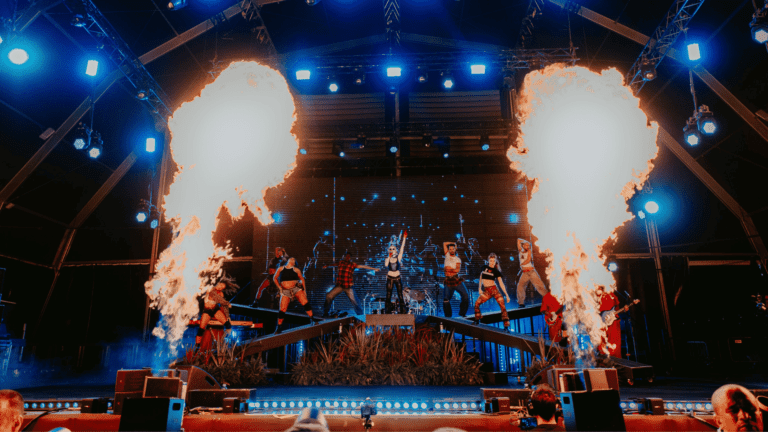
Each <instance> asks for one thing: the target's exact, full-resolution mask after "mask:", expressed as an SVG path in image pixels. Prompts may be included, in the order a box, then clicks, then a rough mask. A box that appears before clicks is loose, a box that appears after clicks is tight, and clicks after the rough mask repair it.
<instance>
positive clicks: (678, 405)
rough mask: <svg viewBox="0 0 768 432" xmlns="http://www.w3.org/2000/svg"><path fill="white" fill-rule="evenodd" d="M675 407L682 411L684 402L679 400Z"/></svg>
mask: <svg viewBox="0 0 768 432" xmlns="http://www.w3.org/2000/svg"><path fill="white" fill-rule="evenodd" d="M675 409H677V410H680V411H682V410H683V403H682V402H678V403H676V404H675Z"/></svg>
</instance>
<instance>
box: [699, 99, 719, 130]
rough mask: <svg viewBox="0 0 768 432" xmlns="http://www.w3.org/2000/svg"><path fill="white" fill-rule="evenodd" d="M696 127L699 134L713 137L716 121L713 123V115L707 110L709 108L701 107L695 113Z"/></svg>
mask: <svg viewBox="0 0 768 432" xmlns="http://www.w3.org/2000/svg"><path fill="white" fill-rule="evenodd" d="M696 125H697V126H698V128H699V132H701V133H703V134H705V135H713V134H714V133H715V132H717V121H715V115H714V114H712V111H710V110H709V107H708V106H706V105H702V106H700V107H699V110H698V112H697V113H696Z"/></svg>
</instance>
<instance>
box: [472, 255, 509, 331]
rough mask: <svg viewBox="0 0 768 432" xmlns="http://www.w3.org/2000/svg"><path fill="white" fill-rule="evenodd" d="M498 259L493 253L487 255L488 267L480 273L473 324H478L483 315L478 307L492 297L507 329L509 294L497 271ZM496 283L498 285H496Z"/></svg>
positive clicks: (484, 267)
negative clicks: (497, 305) (502, 294)
mask: <svg viewBox="0 0 768 432" xmlns="http://www.w3.org/2000/svg"><path fill="white" fill-rule="evenodd" d="M499 267H501V266H500V265H499V258H498V257H497V256H496V254H495V253H491V254H490V255H488V265H485V266H483V270H482V271H481V272H480V282H479V284H480V285H479V286H478V293H479V294H480V295H479V297H478V298H477V301H476V302H475V324H479V323H480V318H482V317H483V315H482V314H481V313H480V305H481V304H483V303H485V302H487V301H488V300H490V299H491V297H493V298H494V299H496V303H498V304H499V308H500V309H501V321H503V322H504V328H505V329H508V328H509V317H508V316H507V306H506V303H509V294H507V287H505V286H504V280H503V279H502V276H503V275H502V274H501V271H500V270H499ZM497 282H498V285H497ZM499 288H501V291H502V292H503V293H504V297H505V298H506V300H507V301H506V303H505V302H504V298H502V297H501V294H500V293H499Z"/></svg>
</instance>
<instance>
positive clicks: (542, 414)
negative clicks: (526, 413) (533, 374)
mask: <svg viewBox="0 0 768 432" xmlns="http://www.w3.org/2000/svg"><path fill="white" fill-rule="evenodd" d="M559 402H560V400H559V399H558V397H557V395H556V394H555V391H554V390H553V389H552V387H550V386H549V385H547V384H541V385H539V386H538V387H536V390H534V392H533V393H532V394H531V408H532V409H531V411H530V414H531V415H532V416H535V417H536V422H537V423H538V426H536V427H535V428H534V429H533V430H550V431H564V430H565V428H564V427H563V426H561V425H560V424H558V422H557V416H555V413H557V405H558V403H559Z"/></svg>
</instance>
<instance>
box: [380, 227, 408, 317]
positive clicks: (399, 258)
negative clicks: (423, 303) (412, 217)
mask: <svg viewBox="0 0 768 432" xmlns="http://www.w3.org/2000/svg"><path fill="white" fill-rule="evenodd" d="M407 238H408V231H405V232H404V233H403V244H401V245H400V253H399V254H398V255H395V254H396V253H397V248H396V247H395V245H394V244H390V245H389V255H388V256H387V259H386V260H384V268H386V269H387V297H386V299H385V300H384V304H385V306H384V312H385V313H388V314H389V313H392V303H391V301H390V300H391V299H392V286H393V285H395V286H396V287H397V297H398V298H399V299H400V313H401V314H404V313H405V299H403V282H402V281H401V280H400V268H401V267H402V265H403V251H404V250H405V240H406V239H407Z"/></svg>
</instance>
